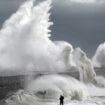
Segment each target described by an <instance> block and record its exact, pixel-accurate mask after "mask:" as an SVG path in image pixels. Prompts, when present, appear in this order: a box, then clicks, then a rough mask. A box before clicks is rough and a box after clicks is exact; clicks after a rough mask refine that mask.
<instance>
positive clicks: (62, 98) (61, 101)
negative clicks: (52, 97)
mask: <svg viewBox="0 0 105 105" xmlns="http://www.w3.org/2000/svg"><path fill="white" fill-rule="evenodd" d="M59 100H60V105H63V104H64V96H62V95H60V98H59Z"/></svg>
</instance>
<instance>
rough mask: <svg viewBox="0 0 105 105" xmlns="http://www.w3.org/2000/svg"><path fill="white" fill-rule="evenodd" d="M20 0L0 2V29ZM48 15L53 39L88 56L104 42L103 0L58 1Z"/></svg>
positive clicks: (0, 0) (104, 10)
mask: <svg viewBox="0 0 105 105" xmlns="http://www.w3.org/2000/svg"><path fill="white" fill-rule="evenodd" d="M23 1H25V0H0V26H2V24H3V22H4V21H5V20H6V19H7V18H8V17H9V16H10V15H11V14H13V13H14V12H15V11H16V10H17V8H18V7H19V5H20V4H21V3H22V2H23ZM37 1H38V2H39V0H37ZM40 1H41V0H40ZM51 13H52V15H51V20H52V21H53V22H54V25H53V26H52V27H51V29H52V37H51V39H52V40H65V41H68V42H69V43H71V44H72V45H73V47H74V48H75V47H78V46H79V47H81V48H82V49H83V50H84V51H85V52H86V53H87V55H88V56H89V57H91V56H93V54H94V53H95V50H96V48H97V46H98V45H99V44H100V43H103V42H104V41H105V3H104V0H57V1H54V3H53V7H52V9H51Z"/></svg>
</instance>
